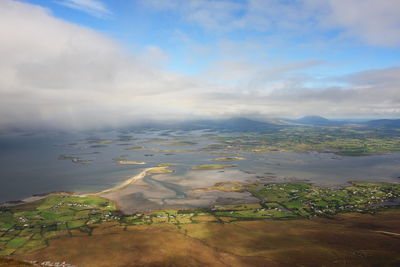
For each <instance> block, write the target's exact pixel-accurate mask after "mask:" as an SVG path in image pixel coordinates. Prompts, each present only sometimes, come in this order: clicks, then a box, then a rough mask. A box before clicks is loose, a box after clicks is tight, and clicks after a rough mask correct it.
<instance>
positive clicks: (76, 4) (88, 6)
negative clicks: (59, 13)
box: [57, 0, 112, 18]
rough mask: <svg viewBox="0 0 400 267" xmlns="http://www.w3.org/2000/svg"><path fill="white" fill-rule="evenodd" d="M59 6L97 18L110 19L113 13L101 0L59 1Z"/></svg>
mask: <svg viewBox="0 0 400 267" xmlns="http://www.w3.org/2000/svg"><path fill="white" fill-rule="evenodd" d="M57 3H58V4H60V5H63V6H67V7H69V8H73V9H77V10H81V11H83V12H86V13H88V14H90V15H92V16H95V17H100V18H103V17H109V16H111V15H112V12H111V11H110V10H108V9H107V7H106V6H105V5H104V4H103V3H102V2H101V1H99V0H59V1H57Z"/></svg>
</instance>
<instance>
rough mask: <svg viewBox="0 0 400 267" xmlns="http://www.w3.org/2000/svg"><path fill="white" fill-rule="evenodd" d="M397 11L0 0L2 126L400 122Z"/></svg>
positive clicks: (352, 6)
mask: <svg viewBox="0 0 400 267" xmlns="http://www.w3.org/2000/svg"><path fill="white" fill-rule="evenodd" d="M399 14H400V1H398V0H363V1H359V0H0V59H1V60H0V115H1V116H0V129H5V128H10V127H30V128H32V127H34V128H57V129H91V128H98V127H119V126H124V125H130V124H135V123H139V122H144V121H148V120H191V119H200V118H229V117H238V116H240V117H249V118H256V119H260V120H268V119H271V118H297V117H302V116H306V115H321V116H325V117H328V118H371V119H373V118H399V117H400V15H399Z"/></svg>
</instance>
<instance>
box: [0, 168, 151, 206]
mask: <svg viewBox="0 0 400 267" xmlns="http://www.w3.org/2000/svg"><path fill="white" fill-rule="evenodd" d="M157 168H158V167H151V168H147V169H144V170H143V171H141V172H140V173H139V174H137V175H135V176H132V177H131V178H129V179H127V180H125V181H124V182H122V183H121V184H119V185H116V186H115V187H112V188H109V189H105V190H102V191H100V192H97V193H86V194H77V193H75V192H67V191H53V192H49V193H40V194H34V195H32V196H30V197H26V198H23V199H20V200H10V201H5V202H2V203H0V207H10V206H17V205H23V204H28V203H32V202H35V201H38V200H41V199H43V198H45V197H47V196H49V195H52V194H65V195H74V196H80V197H87V196H97V197H101V195H103V194H107V193H111V192H115V191H118V190H121V189H124V188H126V187H127V186H129V185H131V184H134V183H136V182H137V181H139V180H141V179H143V178H144V177H146V175H148V174H149V172H151V171H152V170H154V169H157Z"/></svg>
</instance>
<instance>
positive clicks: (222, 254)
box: [18, 209, 400, 267]
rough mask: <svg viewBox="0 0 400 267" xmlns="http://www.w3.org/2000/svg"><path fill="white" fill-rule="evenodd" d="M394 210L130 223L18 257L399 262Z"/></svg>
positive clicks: (158, 262)
mask: <svg viewBox="0 0 400 267" xmlns="http://www.w3.org/2000/svg"><path fill="white" fill-rule="evenodd" d="M399 221H400V210H399V209H390V210H386V211H382V212H380V213H379V214H378V215H369V214H355V213H351V214H342V215H338V216H335V217H333V218H330V219H328V218H313V219H311V220H308V219H304V220H262V221H241V222H231V223H216V222H207V223H197V224H186V225H180V226H178V227H176V226H173V225H149V226H128V227H126V228H122V227H121V226H119V225H118V224H115V223H114V224H107V223H105V224H102V225H100V227H98V228H96V229H95V230H94V231H93V233H92V236H87V235H86V236H84V235H81V236H75V237H65V238H60V239H55V240H53V241H51V242H50V246H49V247H47V248H45V249H43V250H40V251H37V252H35V253H33V254H29V255H20V256H18V258H20V259H24V260H38V261H46V260H50V261H58V262H60V261H66V262H68V263H71V264H75V265H78V266H80V267H86V266H88V267H89V266H90V267H91V266H96V267H101V266H107V267H111V266H322V265H323V266H399V265H400V253H399V251H400V238H399V237H398V235H397V234H399V233H400V224H399V223H398V222H399Z"/></svg>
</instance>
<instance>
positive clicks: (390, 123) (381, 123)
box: [365, 119, 400, 128]
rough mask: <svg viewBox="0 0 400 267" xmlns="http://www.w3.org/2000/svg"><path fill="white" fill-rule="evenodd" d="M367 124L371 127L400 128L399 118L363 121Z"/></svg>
mask: <svg viewBox="0 0 400 267" xmlns="http://www.w3.org/2000/svg"><path fill="white" fill-rule="evenodd" d="M365 124H366V125H368V126H373V127H385V128H400V120H399V119H398V120H388V119H383V120H372V121H368V122H366V123H365Z"/></svg>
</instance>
